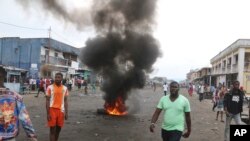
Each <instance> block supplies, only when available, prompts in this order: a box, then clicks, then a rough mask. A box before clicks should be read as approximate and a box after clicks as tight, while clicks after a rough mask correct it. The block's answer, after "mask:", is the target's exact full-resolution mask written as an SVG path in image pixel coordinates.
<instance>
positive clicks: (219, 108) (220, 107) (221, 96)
mask: <svg viewBox="0 0 250 141" xmlns="http://www.w3.org/2000/svg"><path fill="white" fill-rule="evenodd" d="M223 101H224V93H223V92H222V91H221V92H220V93H219V99H218V103H217V114H216V120H218V117H219V114H220V115H221V120H220V121H221V122H224V120H223V112H224V104H223Z"/></svg>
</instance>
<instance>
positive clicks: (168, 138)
mask: <svg viewBox="0 0 250 141" xmlns="http://www.w3.org/2000/svg"><path fill="white" fill-rule="evenodd" d="M181 136H182V132H181V131H178V130H172V131H167V130H164V129H161V137H162V139H163V141H180V139H181Z"/></svg>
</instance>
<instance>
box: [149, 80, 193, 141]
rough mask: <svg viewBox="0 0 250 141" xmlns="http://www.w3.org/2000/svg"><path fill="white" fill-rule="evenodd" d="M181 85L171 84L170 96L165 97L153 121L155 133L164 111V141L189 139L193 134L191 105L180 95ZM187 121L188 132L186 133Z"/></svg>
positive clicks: (152, 128)
mask: <svg viewBox="0 0 250 141" xmlns="http://www.w3.org/2000/svg"><path fill="white" fill-rule="evenodd" d="M178 92H179V84H178V83H177V82H175V81H173V82H171V83H170V95H167V96H163V97H162V98H161V99H160V101H159V103H158V105H157V108H156V110H155V112H154V115H153V117H152V119H151V125H150V131H151V132H154V128H155V122H156V121H157V119H158V117H159V115H160V113H161V111H162V110H163V111H164V112H165V113H164V119H163V124H162V133H161V135H162V139H163V141H180V139H181V136H183V137H184V138H187V137H189V135H190V133H191V116H190V111H191V110H190V104H189V101H188V99H187V98H186V97H184V96H182V95H179V93H178ZM185 120H186V123H187V132H185V133H184V134H183V135H182V132H183V131H184V124H185Z"/></svg>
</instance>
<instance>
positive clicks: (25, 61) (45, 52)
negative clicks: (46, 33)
mask: <svg viewBox="0 0 250 141" xmlns="http://www.w3.org/2000/svg"><path fill="white" fill-rule="evenodd" d="M79 55H80V48H75V47H73V46H70V45H67V44H65V43H62V42H59V41H56V40H54V39H51V38H19V37H5V38H0V64H2V65H6V66H13V67H17V68H22V69H25V70H28V73H27V77H30V78H38V77H46V76H48V77H53V76H54V74H55V73H56V72H57V71H61V72H62V73H63V75H64V77H69V76H70V75H71V74H75V72H76V71H77V70H84V69H83V68H84V66H83V64H81V63H80V59H79ZM86 69H87V68H86ZM86 72H88V73H89V71H86Z"/></svg>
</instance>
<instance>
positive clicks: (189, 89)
mask: <svg viewBox="0 0 250 141" xmlns="http://www.w3.org/2000/svg"><path fill="white" fill-rule="evenodd" d="M193 91H194V89H193V84H192V83H189V87H188V94H189V96H192V95H193Z"/></svg>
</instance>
